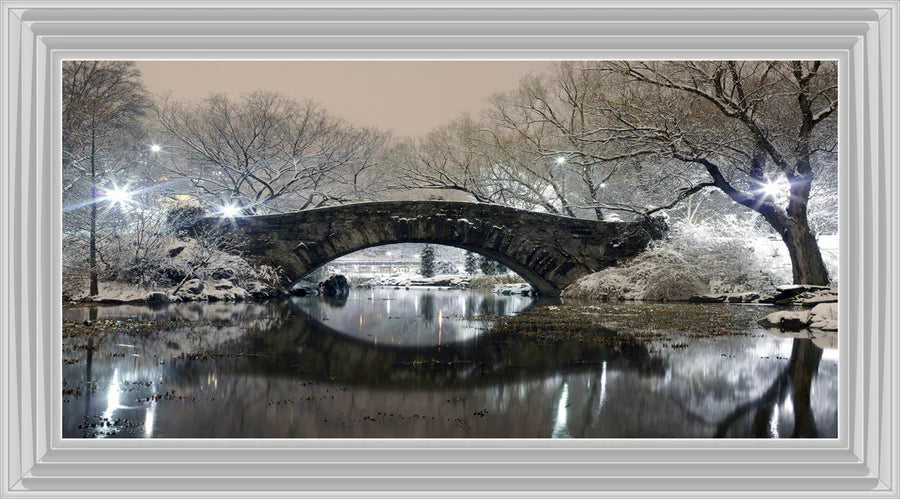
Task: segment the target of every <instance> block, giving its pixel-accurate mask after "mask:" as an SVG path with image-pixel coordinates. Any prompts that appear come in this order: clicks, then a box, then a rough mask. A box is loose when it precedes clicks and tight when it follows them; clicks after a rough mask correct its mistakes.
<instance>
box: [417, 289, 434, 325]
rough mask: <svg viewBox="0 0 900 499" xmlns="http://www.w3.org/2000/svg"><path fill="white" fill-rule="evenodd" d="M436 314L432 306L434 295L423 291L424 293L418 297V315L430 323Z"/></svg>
mask: <svg viewBox="0 0 900 499" xmlns="http://www.w3.org/2000/svg"><path fill="white" fill-rule="evenodd" d="M436 316H437V314H436V313H435V306H434V295H433V294H431V293H425V294H424V295H422V296H420V297H419V317H421V318H422V319H424V320H425V322H426V323H428V324H431V323H432V322H434V318H435V317H436Z"/></svg>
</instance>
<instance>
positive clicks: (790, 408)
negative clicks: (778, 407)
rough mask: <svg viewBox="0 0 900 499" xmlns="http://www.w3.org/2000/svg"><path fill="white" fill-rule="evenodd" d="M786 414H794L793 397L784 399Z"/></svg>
mask: <svg viewBox="0 0 900 499" xmlns="http://www.w3.org/2000/svg"><path fill="white" fill-rule="evenodd" d="M784 412H785V414H793V413H794V400H793V399H792V398H791V397H787V398H785V399H784Z"/></svg>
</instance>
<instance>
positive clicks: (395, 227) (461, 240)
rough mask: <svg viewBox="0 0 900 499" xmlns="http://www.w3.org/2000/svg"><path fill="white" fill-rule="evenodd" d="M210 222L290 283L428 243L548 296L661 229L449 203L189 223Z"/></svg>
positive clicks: (655, 224)
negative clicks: (341, 262)
mask: <svg viewBox="0 0 900 499" xmlns="http://www.w3.org/2000/svg"><path fill="white" fill-rule="evenodd" d="M211 225H212V226H219V227H223V228H226V229H229V230H233V231H235V232H236V233H237V238H238V240H239V241H241V243H242V245H243V251H244V254H245V255H246V256H247V257H249V258H251V259H253V260H256V261H258V262H260V263H266V264H269V265H276V266H280V267H281V268H283V269H284V270H285V271H286V273H287V275H288V276H290V278H291V279H294V280H296V279H299V278H301V277H303V276H305V275H306V274H309V273H310V272H312V271H313V270H315V269H317V268H319V267H321V266H322V265H325V264H326V263H328V262H329V261H331V260H334V259H335V258H338V257H341V256H343V255H346V254H349V253H352V252H354V251H358V250H361V249H364V248H368V247H372V246H381V245H384V244H394V243H432V244H443V245H447V246H455V247H458V248H463V249H466V250H469V251H473V252H476V253H480V254H482V255H484V256H487V257H489V258H493V259H495V260H497V261H499V262H500V263H502V264H503V265H505V266H507V267H509V268H510V269H512V270H513V271H514V272H516V273H518V274H519V275H521V276H522V277H523V278H525V279H526V280H528V281H529V282H530V283H531V284H532V285H533V286H535V287H536V288H537V289H538V290H539V291H540V292H541V293H542V294H544V295H548V296H554V295H558V294H559V293H560V291H561V290H562V289H563V288H564V287H565V286H568V285H569V284H571V283H572V282H574V281H575V280H576V279H578V278H580V277H583V276H585V275H587V274H590V273H592V272H596V271H598V270H602V269H603V268H606V267H609V266H612V265H616V264H617V263H619V262H620V261H621V260H622V259H623V258H627V257H630V256H634V255H636V254H637V253H639V252H640V251H641V250H643V249H644V248H645V247H646V246H647V244H648V243H649V242H650V241H651V240H653V239H658V238H661V237H663V235H664V234H665V231H666V226H665V223H664V222H662V221H661V220H659V219H649V220H642V221H640V222H602V221H595V220H582V219H576V218H569V217H561V216H556V215H549V214H546V213H536V212H531V211H525V210H518V209H515V208H510V207H506V206H498V205H491V204H481V203H462V202H449V201H396V202H376V203H359V204H350V205H342V206H335V207H329V208H319V209H314V210H306V211H299V212H294V213H286V214H279V215H262V216H251V217H239V218H235V219H202V220H200V221H198V222H196V223H195V227H201V226H206V227H208V226H211Z"/></svg>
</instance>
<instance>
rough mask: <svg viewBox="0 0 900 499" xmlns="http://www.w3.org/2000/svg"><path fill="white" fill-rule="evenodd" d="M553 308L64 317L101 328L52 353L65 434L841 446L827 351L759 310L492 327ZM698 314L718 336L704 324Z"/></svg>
mask: <svg viewBox="0 0 900 499" xmlns="http://www.w3.org/2000/svg"><path fill="white" fill-rule="evenodd" d="M557 305H558V304H553V303H545V302H535V301H534V300H533V299H532V298H526V297H521V296H496V295H492V294H490V293H485V292H481V291H468V290H422V289H412V290H394V289H377V288H376V289H354V290H353V291H352V292H351V295H350V296H349V297H348V298H347V299H346V300H329V299H325V298H322V297H317V296H312V297H302V298H293V299H290V300H283V301H273V302H266V303H185V304H172V305H167V306H163V307H161V308H149V307H145V306H128V305H123V306H112V307H99V308H98V307H95V308H70V309H66V310H65V311H64V319H65V320H66V321H69V322H71V323H80V322H81V321H84V320H92V321H94V323H95V324H98V325H101V326H102V327H103V328H104V330H105V331H106V333H104V334H103V335H101V337H99V338H97V339H96V340H95V341H94V344H93V348H87V339H86V338H87V337H86V336H78V335H76V336H72V337H69V338H66V339H65V340H64V347H63V358H64V365H63V377H64V382H65V386H64V397H63V398H64V400H65V401H64V403H63V434H64V436H65V437H77V438H81V437H91V438H121V437H126V438H127V437H153V438H181V437H190V438H214V437H228V438H241V437H262V438H273V437H277V438H296V437H372V438H379V437H433V438H439V437H475V438H478V437H524V438H529V437H538V438H548V437H554V438H569V437H574V438H604V437H623V438H632V437H676V438H687V437H769V438H785V437H830V438H833V437H836V435H837V350H836V349H835V348H834V345H830V344H823V343H822V342H821V341H817V342H815V343H814V342H813V341H811V340H810V339H795V338H790V337H778V336H774V335H770V334H767V333H766V332H765V331H763V330H761V329H760V328H759V327H758V326H756V321H757V320H758V319H759V318H761V317H762V316H764V315H765V314H766V313H768V312H771V311H772V309H771V308H767V307H761V306H734V305H705V306H698V305H687V304H631V305H593V306H592V308H591V311H592V313H593V314H594V315H593V316H594V317H596V320H597V321H598V322H601V323H603V324H604V325H605V326H607V327H608V328H610V330H611V331H613V333H612V334H622V335H627V334H628V333H629V331H628V329H629V327H632V328H636V327H641V328H646V327H647V326H646V325H641V326H636V325H634V324H637V323H639V322H640V321H639V320H638V319H640V318H641V317H647V316H650V314H651V313H652V314H653V315H652V316H653V317H658V316H660V314H661V315H662V316H665V317H670V318H672V320H670V321H660V323H661V324H660V326H659V332H660V333H661V334H660V338H659V339H656V340H652V341H645V342H640V343H637V344H635V343H633V342H630V343H623V344H609V345H598V344H590V343H584V342H579V341H575V340H571V341H560V342H556V343H552V344H549V345H548V344H536V343H535V342H534V341H532V340H530V339H528V338H525V337H523V336H518V335H516V334H508V333H504V334H500V333H497V332H496V331H497V330H496V329H494V330H492V326H494V324H495V323H496V322H497V321H498V320H501V319H502V317H504V316H510V315H513V314H519V313H523V311H527V312H526V313H528V314H533V315H536V316H537V317H540V316H541V314H543V313H544V311H546V313H547V314H549V313H550V311H552V310H553V307H555V306H557ZM697 307H702V308H697ZM709 307H715V308H709ZM698 311H700V312H702V313H698ZM710 313H712V314H714V315H716V317H721V318H722V321H721V323H722V324H725V325H726V326H720V327H717V328H716V330H715V331H713V330H711V329H710V328H709V326H708V324H709V322H708V321H707V322H701V316H703V314H706V317H707V318H708V317H709V314H710ZM692 318H693V319H692ZM692 322H693V324H692ZM654 327H655V326H654ZM722 327H727V328H730V329H733V331H731V330H729V331H722V330H721V329H722ZM704 328H706V329H710V330H709V331H708V333H706V332H704V331H703V330H704ZM698 331H699V332H698ZM817 343H818V344H817ZM821 347H825V348H821ZM92 425H93V426H92Z"/></svg>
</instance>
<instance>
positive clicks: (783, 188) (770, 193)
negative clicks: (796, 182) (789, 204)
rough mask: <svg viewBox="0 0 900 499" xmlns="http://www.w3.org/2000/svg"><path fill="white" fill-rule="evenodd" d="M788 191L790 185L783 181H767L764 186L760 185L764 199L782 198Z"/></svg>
mask: <svg viewBox="0 0 900 499" xmlns="http://www.w3.org/2000/svg"><path fill="white" fill-rule="evenodd" d="M788 189H790V184H789V183H787V182H784V181H778V182H772V181H771V180H767V181H766V183H765V184H762V191H763V193H764V194H765V195H766V197H779V196H783V195H785V194H787V191H788Z"/></svg>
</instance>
